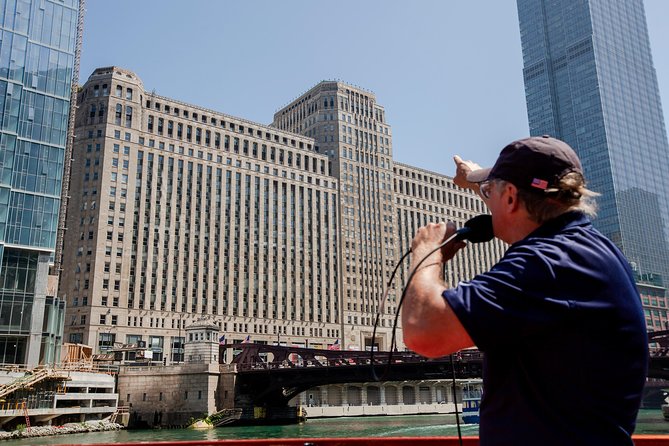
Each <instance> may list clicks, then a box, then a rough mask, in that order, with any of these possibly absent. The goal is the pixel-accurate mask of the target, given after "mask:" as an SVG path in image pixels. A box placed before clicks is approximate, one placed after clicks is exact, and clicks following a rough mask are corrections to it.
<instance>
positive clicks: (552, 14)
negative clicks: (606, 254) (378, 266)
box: [517, 0, 669, 328]
mask: <svg viewBox="0 0 669 446" xmlns="http://www.w3.org/2000/svg"><path fill="white" fill-rule="evenodd" d="M517 2H518V3H517V4H518V15H519V21H520V31H521V39H522V48H523V61H524V69H523V76H524V80H525V94H526V100H527V109H528V117H529V124H530V133H531V134H532V135H541V134H550V135H553V136H556V137H558V138H561V139H563V140H565V141H566V142H568V143H569V144H570V145H571V146H572V147H573V148H574V149H575V150H576V151H577V152H578V154H579V156H580V158H581V160H582V162H583V167H584V169H585V175H586V177H587V179H588V181H589V187H590V189H592V190H594V191H596V192H599V193H600V194H601V196H600V197H599V198H598V203H599V209H600V210H599V213H598V214H599V215H598V217H597V219H596V220H595V225H596V226H597V227H598V228H599V229H600V230H601V231H602V232H603V233H604V234H605V235H606V236H608V237H609V238H610V239H611V240H613V241H614V242H615V243H616V244H617V245H618V246H619V247H620V248H621V249H622V250H623V252H624V253H625V255H626V256H627V258H628V259H629V261H630V263H631V265H632V268H633V269H634V271H635V273H636V275H637V283H638V284H639V288H640V290H641V292H642V296H643V300H644V305H645V308H646V319H647V323H648V326H649V328H666V326H667V323H669V319H668V318H667V301H666V296H665V294H666V288H667V284H669V255H668V254H667V252H668V249H669V196H668V195H667V194H666V193H665V191H664V189H665V187H664V186H663V185H665V184H667V183H668V182H669V157H668V156H667V153H669V144H668V143H667V133H666V129H665V125H664V119H663V116H662V108H661V105H660V97H659V91H658V85H657V77H656V74H655V68H654V67H653V61H652V57H651V52H650V43H649V39H648V30H647V27H646V19H645V14H644V8H643V1H642V0H613V1H612V0H587V1H585V0H550V1H548V0H517Z"/></svg>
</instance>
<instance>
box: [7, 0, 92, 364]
mask: <svg viewBox="0 0 669 446" xmlns="http://www.w3.org/2000/svg"><path fill="white" fill-rule="evenodd" d="M78 14H79V1H78V0H58V1H50V0H0V363H25V362H28V356H32V357H36V356H37V355H36V354H34V353H33V354H31V353H30V350H31V349H33V350H34V349H35V348H39V347H35V345H36V344H37V345H39V344H43V346H42V348H44V346H49V345H52V344H53V336H46V337H41V338H40V336H36V332H40V331H44V330H46V332H45V334H47V335H53V334H54V333H56V334H58V332H62V327H61V328H58V327H57V324H53V323H51V322H48V321H53V320H54V318H55V319H59V318H60V317H61V316H59V315H58V307H59V306H61V304H60V303H59V302H58V300H57V299H55V300H54V299H53V297H46V296H45V295H44V293H45V292H46V291H45V290H46V283H47V280H46V274H47V273H48V267H47V266H48V259H49V256H51V255H53V251H54V249H55V245H56V230H57V225H58V211H59V206H60V194H61V189H62V185H63V166H64V158H65V157H64V153H65V145H66V138H67V129H68V116H69V112H70V92H71V87H72V79H73V70H74V65H75V64H74V60H75V52H76V41H77V39H76V33H77V22H78V17H79V16H78ZM40 265H42V267H40ZM41 276H44V277H41ZM45 305H46V307H45ZM54 308H55V309H56V315H55V316H54V315H53V310H54ZM60 311H61V312H62V308H60ZM31 316H32V317H31ZM36 318H40V320H33V319H36ZM47 319H48V321H47ZM54 330H55V331H54ZM39 356H40V361H48V360H50V359H53V358H49V356H50V355H49V354H48V353H45V352H44V351H42V352H41V353H40V354H39ZM51 356H53V355H51Z"/></svg>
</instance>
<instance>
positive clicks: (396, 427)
mask: <svg viewBox="0 0 669 446" xmlns="http://www.w3.org/2000/svg"><path fill="white" fill-rule="evenodd" d="M461 430H462V435H463V436H471V435H477V434H478V425H474V424H466V425H462V426H461ZM636 433H637V434H667V435H669V421H664V419H663V418H662V412H661V410H659V409H643V410H641V411H640V412H639V417H638V420H637V429H636ZM456 435H457V427H456V425H455V418H454V416H453V415H411V416H382V417H343V418H321V419H311V420H308V421H307V422H305V423H302V424H295V425H288V426H256V427H221V428H217V429H210V430H204V431H197V430H192V429H153V430H130V431H125V430H124V431H115V432H96V433H90V434H74V435H63V436H53V437H41V438H31V439H25V440H11V441H4V442H1V443H0V446H14V445H22V446H27V445H34V444H45V445H55V444H96V443H129V442H139V441H179V440H183V441H186V440H190V441H201V440H231V439H237V440H239V439H250V438H290V437H300V438H324V437H410V436H416V437H428V436H456Z"/></svg>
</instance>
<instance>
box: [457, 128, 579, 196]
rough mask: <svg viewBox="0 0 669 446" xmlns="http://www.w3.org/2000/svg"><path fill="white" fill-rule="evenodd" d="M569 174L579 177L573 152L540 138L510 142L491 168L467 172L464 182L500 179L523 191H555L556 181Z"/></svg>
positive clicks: (551, 139) (562, 144)
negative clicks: (574, 173)
mask: <svg viewBox="0 0 669 446" xmlns="http://www.w3.org/2000/svg"><path fill="white" fill-rule="evenodd" d="M570 172H576V173H579V174H581V175H583V168H582V167H581V161H580V160H579V159H578V156H577V155H576V152H574V150H573V149H572V148H571V147H569V144H567V143H566V142H564V141H560V140H559V139H555V138H551V137H550V136H547V135H544V136H533V137H530V138H525V139H519V140H518V141H514V142H512V143H511V144H509V145H508V146H506V147H504V148H503V149H502V151H501V152H500V154H499V157H498V158H497V161H496V162H495V165H494V166H492V167H491V168H486V169H478V170H474V171H472V172H470V173H469V174H468V175H467V181H470V182H472V183H481V182H483V181H486V180H492V179H500V180H505V181H509V182H511V183H513V184H514V185H515V186H516V187H518V188H522V189H526V190H534V191H541V192H555V191H556V188H557V187H558V184H559V182H560V179H561V178H562V177H563V176H565V175H566V174H568V173H570Z"/></svg>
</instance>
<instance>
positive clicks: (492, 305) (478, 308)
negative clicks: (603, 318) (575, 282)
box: [443, 246, 570, 351]
mask: <svg viewBox="0 0 669 446" xmlns="http://www.w3.org/2000/svg"><path fill="white" fill-rule="evenodd" d="M561 254H562V253H560V252H559V251H558V250H550V249H548V250H546V251H543V252H541V251H538V250H535V249H531V248H530V247H523V246H519V247H512V248H510V249H509V251H507V253H506V255H505V256H504V257H503V258H502V259H501V260H500V261H499V262H498V263H497V264H496V265H495V266H494V267H493V268H492V269H491V270H490V271H489V272H487V273H485V274H481V275H478V276H476V277H474V279H473V280H472V281H470V282H464V283H461V284H459V285H458V286H457V287H455V288H452V289H447V290H445V291H444V293H443V297H444V298H445V299H446V301H447V302H448V303H449V305H450V306H451V308H452V309H453V311H454V312H455V314H456V315H457V317H458V319H459V320H460V322H461V323H462V325H463V326H464V328H465V329H466V330H467V333H468V334H469V336H470V337H471V338H472V340H473V341H474V343H475V344H476V346H477V347H478V348H479V349H480V350H481V351H485V350H487V349H489V348H491V347H502V346H504V345H505V344H509V345H512V344H515V343H517V342H518V341H519V340H522V338H524V337H527V336H537V335H541V333H542V332H545V331H546V330H553V329H555V328H556V327H559V326H560V325H561V323H563V322H564V319H565V318H568V317H569V309H570V303H569V300H568V295H565V293H564V292H563V291H564V287H563V286H561V285H560V283H561V281H569V280H570V278H569V277H564V273H565V270H564V269H562V268H560V267H556V263H557V264H558V265H559V264H560V263H561V262H560V260H561V259H560V256H561Z"/></svg>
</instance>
